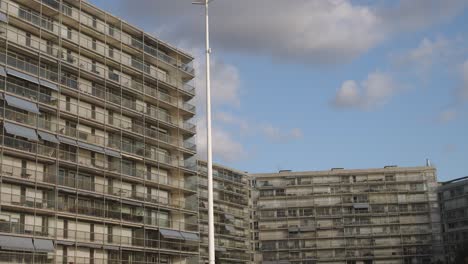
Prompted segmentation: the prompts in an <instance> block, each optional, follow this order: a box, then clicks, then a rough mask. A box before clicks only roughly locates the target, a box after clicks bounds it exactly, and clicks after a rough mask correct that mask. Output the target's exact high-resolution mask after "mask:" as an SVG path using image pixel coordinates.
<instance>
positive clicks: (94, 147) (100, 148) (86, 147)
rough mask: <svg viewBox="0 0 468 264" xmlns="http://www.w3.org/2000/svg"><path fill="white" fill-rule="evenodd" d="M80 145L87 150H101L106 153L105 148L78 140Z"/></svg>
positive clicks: (100, 151)
mask: <svg viewBox="0 0 468 264" xmlns="http://www.w3.org/2000/svg"><path fill="white" fill-rule="evenodd" d="M78 146H79V147H80V148H84V149H87V150H91V151H94V152H99V153H103V154H104V148H102V147H98V146H95V145H92V144H88V143H84V142H81V141H78Z"/></svg>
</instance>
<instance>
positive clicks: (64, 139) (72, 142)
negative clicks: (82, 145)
mask: <svg viewBox="0 0 468 264" xmlns="http://www.w3.org/2000/svg"><path fill="white" fill-rule="evenodd" d="M57 138H58V140H59V141H60V142H61V143H65V144H68V145H72V146H77V145H78V143H77V142H76V140H73V139H69V138H67V137H62V136H57Z"/></svg>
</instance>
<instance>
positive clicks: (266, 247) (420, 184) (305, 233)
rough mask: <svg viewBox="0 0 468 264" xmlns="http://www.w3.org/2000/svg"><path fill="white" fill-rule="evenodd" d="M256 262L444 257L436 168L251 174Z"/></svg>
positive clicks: (356, 263) (362, 262)
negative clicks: (254, 215)
mask: <svg viewBox="0 0 468 264" xmlns="http://www.w3.org/2000/svg"><path fill="white" fill-rule="evenodd" d="M250 176H251V177H252V182H253V183H254V185H255V188H256V189H257V191H258V200H257V202H256V206H255V209H256V217H257V223H256V225H255V226H256V228H257V230H256V231H255V235H254V237H255V238H256V239H258V242H257V248H258V250H257V254H256V255H257V256H256V261H257V263H264V264H267V263H268V264H272V263H297V264H299V263H301V264H312V263H313V264H316V263H342V264H371V263H372V264H378V263H385V264H393V263H395V264H397V263H402V264H422V263H432V262H433V261H436V260H438V259H439V258H441V254H440V253H441V251H440V246H441V245H440V219H439V215H438V203H437V191H436V188H437V180H436V170H435V168H433V167H430V166H427V167H411V168H399V167H396V166H387V167H385V168H382V169H363V170H345V169H340V168H338V169H332V170H330V171H306V172H292V171H280V172H279V173H262V174H252V175H250Z"/></svg>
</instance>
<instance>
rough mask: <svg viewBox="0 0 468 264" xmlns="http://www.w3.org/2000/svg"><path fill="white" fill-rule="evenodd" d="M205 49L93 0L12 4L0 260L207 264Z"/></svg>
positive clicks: (2, 46) (3, 93)
mask: <svg viewBox="0 0 468 264" xmlns="http://www.w3.org/2000/svg"><path fill="white" fill-rule="evenodd" d="M192 60H193V58H192V57H191V56H190V55H188V54H186V53H184V52H182V51H180V50H178V49H176V48H175V47H173V46H171V45H169V44H167V43H164V42H162V41H160V40H158V39H156V38H155V37H153V36H150V35H149V34H147V33H145V32H143V31H141V30H139V29H138V28H135V27H134V26H132V25H130V24H128V23H126V22H125V21H123V20H121V19H119V18H117V17H115V16H113V15H111V14H108V13H106V12H104V11H102V10H100V9H98V8H96V7H95V6H93V5H91V4H89V3H88V2H87V1H81V0H2V1H0V107H1V109H0V114H1V116H0V118H1V121H2V124H1V126H2V130H1V131H2V133H1V139H0V140H1V141H2V144H1V149H0V151H1V153H0V164H1V176H0V190H1V199H0V201H1V203H0V263H63V264H65V263H67V264H70V263H75V264H76V263H87V264H98V263H106V264H108V263H177V264H184V263H197V262H198V254H199V253H198V251H199V233H198V195H197V175H196V173H197V172H196V160H195V159H194V155H195V152H196V148H195V144H194V143H193V142H194V140H193V138H194V135H195V126H194V125H193V124H192V123H190V119H191V118H192V117H193V116H194V115H195V107H194V106H193V105H191V104H190V103H188V101H189V100H190V99H191V98H193V97H194V87H193V86H192V85H191V80H192V79H193V78H194V72H193V68H192V67H191V61H192Z"/></svg>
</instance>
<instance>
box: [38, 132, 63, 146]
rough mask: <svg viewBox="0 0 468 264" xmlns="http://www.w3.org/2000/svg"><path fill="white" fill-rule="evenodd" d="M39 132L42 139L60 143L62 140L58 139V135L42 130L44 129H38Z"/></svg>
mask: <svg viewBox="0 0 468 264" xmlns="http://www.w3.org/2000/svg"><path fill="white" fill-rule="evenodd" d="M37 134H38V135H39V137H40V138H41V139H42V140H45V141H49V142H52V143H56V144H59V143H60V141H58V139H57V137H56V136H55V135H52V134H49V133H47V132H42V131H39V130H38V131H37Z"/></svg>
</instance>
